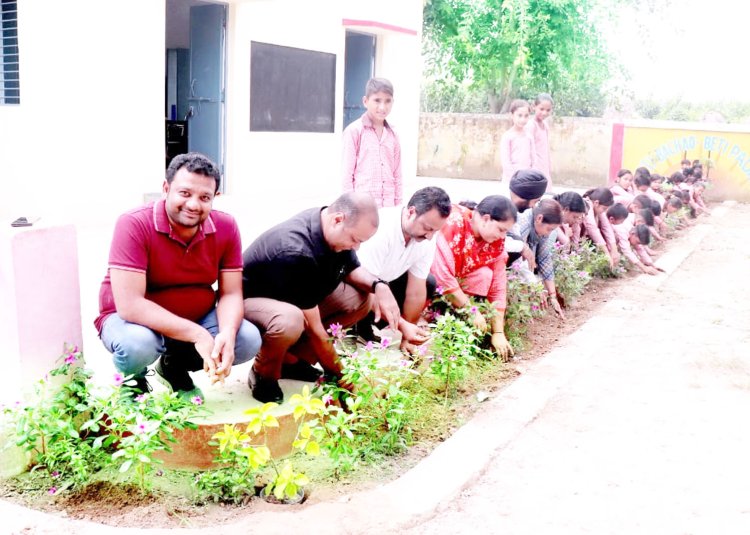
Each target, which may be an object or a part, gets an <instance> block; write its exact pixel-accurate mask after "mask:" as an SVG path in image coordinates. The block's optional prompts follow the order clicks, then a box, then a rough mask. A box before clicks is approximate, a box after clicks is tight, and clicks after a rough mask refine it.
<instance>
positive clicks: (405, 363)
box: [399, 359, 411, 368]
mask: <svg viewBox="0 0 750 535" xmlns="http://www.w3.org/2000/svg"><path fill="white" fill-rule="evenodd" d="M399 364H400V365H401V367H402V368H406V367H408V366H411V361H410V360H409V359H401V362H399Z"/></svg>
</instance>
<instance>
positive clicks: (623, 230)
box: [612, 214, 654, 266]
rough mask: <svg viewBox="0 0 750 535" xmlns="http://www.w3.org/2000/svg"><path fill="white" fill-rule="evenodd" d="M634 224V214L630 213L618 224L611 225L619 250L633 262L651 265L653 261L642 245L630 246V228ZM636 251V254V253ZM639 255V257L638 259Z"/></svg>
mask: <svg viewBox="0 0 750 535" xmlns="http://www.w3.org/2000/svg"><path fill="white" fill-rule="evenodd" d="M634 226H635V214H630V215H629V216H628V217H627V219H625V221H623V222H622V223H620V224H619V225H612V228H614V229H615V235H616V237H617V245H618V246H619V247H620V251H622V254H623V256H624V257H625V258H627V259H628V260H630V262H632V263H633V264H638V263H639V262H640V263H641V264H645V265H647V266H650V265H653V263H654V261H653V260H651V257H650V256H649V255H648V253H647V252H646V249H645V248H644V247H643V245H636V246H635V250H634V249H633V247H631V246H630V240H629V239H628V238H629V236H630V229H632V228H633V227H634ZM636 253H637V255H636ZM639 257H640V259H639Z"/></svg>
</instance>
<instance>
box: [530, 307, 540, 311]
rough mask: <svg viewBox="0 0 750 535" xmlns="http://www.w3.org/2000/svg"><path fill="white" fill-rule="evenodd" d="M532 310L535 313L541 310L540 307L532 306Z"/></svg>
mask: <svg viewBox="0 0 750 535" xmlns="http://www.w3.org/2000/svg"><path fill="white" fill-rule="evenodd" d="M531 310H533V311H534V312H536V311H537V310H539V307H538V306H536V305H531Z"/></svg>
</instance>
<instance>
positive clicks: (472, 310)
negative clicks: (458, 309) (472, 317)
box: [469, 306, 479, 314]
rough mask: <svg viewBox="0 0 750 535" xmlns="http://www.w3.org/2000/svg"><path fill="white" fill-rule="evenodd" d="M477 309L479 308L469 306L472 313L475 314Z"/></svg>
mask: <svg viewBox="0 0 750 535" xmlns="http://www.w3.org/2000/svg"><path fill="white" fill-rule="evenodd" d="M477 310H479V309H478V308H477V307H475V306H473V307H471V308H470V309H469V312H471V313H472V314H476V313H477Z"/></svg>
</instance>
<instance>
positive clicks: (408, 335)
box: [399, 318, 430, 345]
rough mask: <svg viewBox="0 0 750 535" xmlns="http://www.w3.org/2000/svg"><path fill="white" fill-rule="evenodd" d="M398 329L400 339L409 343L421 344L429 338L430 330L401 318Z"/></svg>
mask: <svg viewBox="0 0 750 535" xmlns="http://www.w3.org/2000/svg"><path fill="white" fill-rule="evenodd" d="M399 330H400V331H401V338H402V340H403V341H405V342H408V343H411V344H416V345H422V344H424V343H425V342H426V341H427V340H429V338H430V332H429V331H428V330H427V329H425V328H423V327H419V326H418V325H414V324H413V323H410V322H408V321H406V320H405V319H403V318H402V319H401V321H400V322H399Z"/></svg>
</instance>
